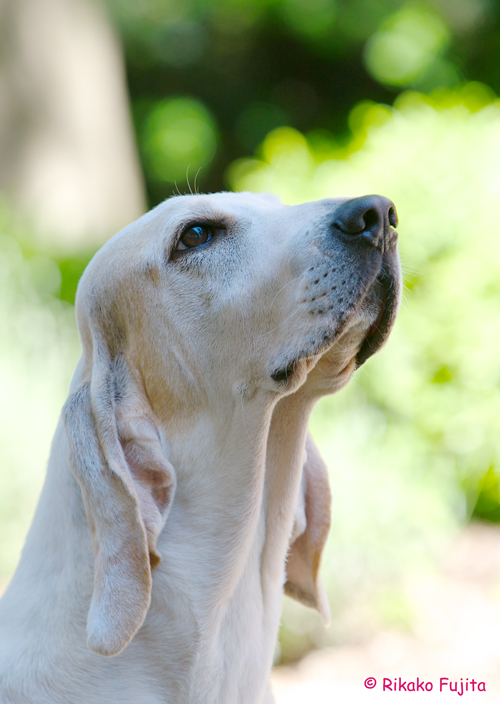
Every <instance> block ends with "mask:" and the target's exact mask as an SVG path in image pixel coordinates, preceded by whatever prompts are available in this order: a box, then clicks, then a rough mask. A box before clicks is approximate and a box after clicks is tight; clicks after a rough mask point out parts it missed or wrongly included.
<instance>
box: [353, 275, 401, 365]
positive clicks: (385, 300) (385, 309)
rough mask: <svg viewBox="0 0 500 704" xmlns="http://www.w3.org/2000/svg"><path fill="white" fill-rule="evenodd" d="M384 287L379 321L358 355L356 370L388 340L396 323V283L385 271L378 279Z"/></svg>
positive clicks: (369, 333) (369, 331)
mask: <svg viewBox="0 0 500 704" xmlns="http://www.w3.org/2000/svg"><path fill="white" fill-rule="evenodd" d="M377 280H378V281H379V283H380V284H382V287H383V296H382V300H381V302H380V311H379V314H378V317H377V319H376V320H375V322H374V323H373V325H372V326H371V328H370V329H369V330H368V332H367V334H366V335H365V338H364V340H363V342H362V343H361V347H360V348H359V350H358V353H357V354H356V368H357V369H358V368H359V367H360V366H361V365H362V364H364V363H365V362H366V360H367V359H369V358H370V357H371V356H372V355H374V354H375V352H377V350H379V349H380V347H382V345H383V344H384V343H385V341H386V340H387V337H388V335H389V332H390V330H391V328H392V325H393V323H394V319H395V317H396V312H397V308H398V297H397V295H396V293H395V281H394V278H393V276H392V275H390V274H389V273H387V272H385V271H383V272H382V273H380V274H379V275H378V277H377Z"/></svg>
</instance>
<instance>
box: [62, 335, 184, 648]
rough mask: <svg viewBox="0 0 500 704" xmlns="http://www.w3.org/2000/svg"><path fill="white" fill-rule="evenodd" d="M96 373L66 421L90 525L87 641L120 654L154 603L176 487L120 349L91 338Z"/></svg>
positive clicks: (72, 402) (70, 404) (68, 408)
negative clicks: (115, 351) (160, 541)
mask: <svg viewBox="0 0 500 704" xmlns="http://www.w3.org/2000/svg"><path fill="white" fill-rule="evenodd" d="M92 357H93V360H92V374H91V380H90V382H88V381H87V382H85V383H83V384H81V386H80V387H79V388H78V389H77V390H76V391H75V392H74V393H73V394H72V395H71V396H70V397H69V399H68V400H67V402H66V404H65V406H64V409H63V419H64V423H65V426H66V432H67V437H68V442H69V459H70V465H71V469H72V471H73V474H74V475H75V477H76V480H77V481H78V484H79V485H80V488H81V491H82V495H83V501H84V504H85V511H86V514H87V518H88V521H89V524H90V528H91V530H92V537H93V546H94V553H95V566H94V592H93V596H92V601H91V605H90V610H89V614H88V620H87V634H88V645H89V647H90V648H91V650H93V651H95V652H97V653H100V654H101V655H116V654H117V653H119V652H120V651H121V650H123V648H124V647H125V646H126V645H127V644H128V643H129V642H130V640H131V639H132V638H133V636H134V635H135V633H136V632H137V630H138V629H139V628H140V626H141V625H142V623H143V621H144V618H145V616H146V613H147V610H148V608H149V604H150V600H151V584H152V577H151V570H152V569H153V568H154V567H155V566H156V565H157V564H158V563H159V562H160V559H161V556H160V554H159V552H158V549H157V547H156V539H157V537H158V535H159V533H160V531H161V530H162V528H163V526H164V524H165V520H166V517H167V514H168V511H169V508H170V506H171V504H172V499H173V495H174V491H175V473H174V470H173V468H172V466H171V464H170V463H169V462H168V461H167V459H166V458H165V456H164V453H163V451H162V447H161V443H160V437H159V433H158V430H157V428H156V425H155V422H154V418H153V413H152V411H151V408H150V406H149V403H148V401H147V398H146V395H145V393H144V391H143V389H142V387H141V384H140V382H139V381H138V378H136V376H135V375H134V374H132V371H131V369H130V367H129V365H128V363H127V361H126V358H125V356H124V355H123V354H119V355H117V356H115V357H114V358H112V357H111V355H110V353H109V350H108V348H107V346H106V344H105V341H104V338H103V336H99V335H95V336H94V335H93V352H92Z"/></svg>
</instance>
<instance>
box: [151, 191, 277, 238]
mask: <svg viewBox="0 0 500 704" xmlns="http://www.w3.org/2000/svg"><path fill="white" fill-rule="evenodd" d="M285 207H286V206H284V205H283V204H282V202H281V200H280V199H279V198H278V197H277V196H275V195H273V194H271V193H248V192H242V193H229V192H223V193H211V194H200V195H186V196H176V197H174V198H170V199H169V200H167V201H165V202H164V203H162V204H161V205H160V206H158V207H157V208H155V210H154V211H152V213H155V215H156V216H157V217H158V218H160V219H161V220H162V221H163V224H164V225H165V226H166V227H167V229H168V227H169V225H171V226H173V227H174V228H175V226H176V225H177V224H178V223H179V222H186V221H190V220H195V219H196V218H200V219H223V218H227V219H230V220H233V221H235V222H238V221H239V220H243V219H244V220H252V219H253V218H255V217H258V216H259V215H261V214H265V213H270V212H276V211H277V210H282V209H283V208H285ZM145 217H147V216H145Z"/></svg>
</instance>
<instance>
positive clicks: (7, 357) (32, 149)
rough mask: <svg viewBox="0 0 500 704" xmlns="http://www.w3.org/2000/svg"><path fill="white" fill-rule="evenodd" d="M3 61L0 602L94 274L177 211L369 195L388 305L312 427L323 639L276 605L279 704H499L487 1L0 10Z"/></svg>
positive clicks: (309, 615)
mask: <svg viewBox="0 0 500 704" xmlns="http://www.w3.org/2000/svg"><path fill="white" fill-rule="evenodd" d="M0 41H1V42H2V52H1V54H0V157H1V158H0V194H1V197H0V311H1V314H0V393H1V399H2V403H1V404H0V536H1V539H0V588H3V587H4V586H5V585H6V584H7V582H8V580H9V578H10V576H11V575H12V573H13V571H14V569H15V566H16V563H17V561H18V559H19V554H20V551H21V549H22V545H23V542H24V538H25V535H26V532H27V529H28V527H29V524H30V521H31V517H32V514H33V511H34V507H35V505H36V501H37V497H38V494H39V492H40V489H41V485H42V482H43V479H44V473H45V466H46V461H47V457H48V452H49V445H50V440H51V437H52V433H53V431H54V428H55V424H56V421H57V417H58V415H59V412H60V408H61V405H62V403H63V402H64V399H65V396H66V393H67V388H68V383H69V379H70V376H71V373H72V371H73V368H74V365H75V363H76V360H77V358H78V356H79V343H78V337H77V334H76V329H75V322H74V314H73V303H74V295H75V290H76V285H77V282H78V278H79V276H80V275H81V273H82V271H83V269H84V267H85V265H86V263H87V262H88V260H89V259H90V257H91V255H92V254H93V252H94V251H95V250H96V249H97V248H98V247H99V246H100V245H101V244H102V243H103V242H105V241H106V240H107V239H108V238H109V237H110V236H111V235H112V234H114V232H116V231H117V230H118V229H119V228H120V227H122V226H123V225H125V224H127V223H128V222H130V221H131V220H133V219H135V218H136V217H138V216H139V215H140V214H141V213H142V212H144V210H145V209H147V208H148V207H150V206H153V205H156V204H157V203H158V202H160V201H161V200H163V199H164V198H166V197H169V196H171V195H172V194H174V193H177V192H181V193H182V192H188V191H189V190H190V189H192V190H195V189H196V190H198V191H205V192H207V191H208V192H210V191H217V190H223V189H226V190H227V189H231V190H251V191H271V192H273V193H276V194H278V195H279V196H280V197H281V198H282V200H283V202H284V203H288V204H294V203H300V202H303V201H305V200H312V199H317V198H323V197H328V196H340V195H342V196H358V195H363V194H366V193H381V194H383V195H385V196H388V197H390V198H391V199H392V200H394V202H395V203H396V206H397V210H398V213H399V216H400V221H401V226H400V228H399V232H400V250H401V257H402V262H403V268H404V276H405V294H404V302H403V306H402V310H401V313H400V317H399V319H398V322H397V325H396V329H395V331H394V333H393V335H392V338H391V340H390V342H389V344H388V345H387V347H386V348H385V349H384V351H383V352H382V353H381V354H380V355H377V357H376V358H374V359H373V360H370V362H369V363H367V365H366V367H363V368H362V369H361V370H360V371H359V372H358V373H357V375H356V378H355V380H354V381H353V382H352V383H351V385H350V387H348V388H347V389H346V390H344V391H342V392H341V394H339V395H338V396H336V397H333V398H328V399H325V400H324V401H323V402H322V403H321V404H320V405H319V406H318V408H317V409H316V411H315V414H314V418H313V422H312V430H313V434H314V435H315V438H316V440H317V442H318V444H319V446H320V448H321V451H322V453H323V456H324V457H325V459H326V461H327V463H328V465H329V468H330V473H331V484H332V492H333V526H332V533H331V537H330V541H329V544H328V547H327V553H326V557H325V560H324V566H323V575H324V580H325V582H326V585H327V591H328V594H329V598H330V604H331V609H332V626H331V627H330V628H329V629H327V630H325V629H324V628H323V627H322V626H321V624H320V621H319V618H317V617H316V615H315V614H314V613H313V612H311V611H309V610H307V609H305V608H304V607H302V606H300V605H297V604H295V603H294V602H291V601H289V600H288V599H285V601H284V618H283V626H282V632H281V638H280V644H279V648H278V652H277V655H276V662H277V664H281V666H280V667H278V669H277V671H276V674H275V676H274V678H275V679H274V682H275V690H276V694H277V701H278V702H279V704H285V703H287V704H293V703H294V702H299V701H300V702H303V701H304V697H306V696H313V697H314V701H315V703H316V704H323V702H327V701H328V702H330V701H333V698H332V697H333V696H334V695H335V694H337V695H338V696H343V697H344V701H349V702H356V701H367V702H368V701H370V702H378V701H385V699H384V700H382V699H379V698H378V697H380V696H381V694H380V692H378V690H377V689H375V690H373V691H365V690H364V688H363V681H364V679H365V678H366V677H368V676H376V677H382V676H388V677H391V676H392V677H394V676H399V675H404V676H406V678H407V679H412V678H413V679H416V677H417V675H418V676H420V678H422V677H423V678H426V679H433V680H434V682H435V681H436V680H438V679H439V677H440V676H450V677H451V676H453V677H458V679H460V677H464V678H465V677H476V679H485V680H486V682H487V687H488V688H487V692H489V694H487V695H486V697H493V698H484V696H483V699H484V700H485V701H497V700H498V693H499V692H500V674H499V673H500V534H499V533H498V529H497V525H496V524H497V523H498V522H500V503H499V476H500V433H499V423H500V420H499V419H500V393H499V384H500V224H499V223H498V204H499V202H500V100H499V99H498V98H497V94H498V93H499V92H500V1H499V0H429V2H406V1H405V0H378V1H377V2H373V1H372V0H208V1H207V2H203V1H202V0H184V1H183V2H182V3H181V2H177V0H142V1H141V2H138V1H137V0H107V2H98V0H45V2H44V3H43V4H41V3H39V2H37V1H36V0H5V2H4V3H3V4H2V5H1V6H0ZM320 649H322V650H320ZM308 653H309V654H308ZM301 658H303V659H302V660H300V659H301ZM304 658H305V659H304ZM495 692H496V695H495ZM492 693H493V694H492ZM385 696H389V695H387V693H386V695H385ZM398 696H402V695H398ZM450 696H451V695H450ZM454 696H456V695H454ZM495 696H496V697H497V698H496V699H495ZM428 698H429V699H431V698H432V697H431V695H429V697H428ZM446 699H447V697H446V696H445V695H440V696H439V701H443V700H446ZM339 701H340V699H339Z"/></svg>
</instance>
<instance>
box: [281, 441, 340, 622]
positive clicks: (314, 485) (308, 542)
mask: <svg viewBox="0 0 500 704" xmlns="http://www.w3.org/2000/svg"><path fill="white" fill-rule="evenodd" d="M330 510H331V495H330V485H329V483H328V470H327V468H326V465H325V463H324V462H323V460H322V458H321V455H320V454H319V451H318V448H317V447H316V445H315V444H314V441H313V439H312V438H311V436H310V435H308V436H307V440H306V459H305V462H304V469H303V474H302V486H301V494H300V496H299V504H298V507H297V513H296V517H295V526H294V532H293V535H292V543H291V545H290V550H289V553H288V560H287V563H286V578H287V579H286V583H285V594H288V596H291V597H293V598H294V599H297V600H298V601H300V602H302V603H303V604H305V605H306V606H310V607H312V608H315V609H317V610H318V611H319V613H320V614H321V616H322V618H323V621H324V623H325V625H328V624H329V622H330V608H329V606H328V599H327V596H326V593H325V588H324V586H323V583H322V581H321V576H320V574H319V568H320V564H321V555H322V552H323V548H324V546H325V543H326V539H327V537H328V532H329V530H330Z"/></svg>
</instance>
